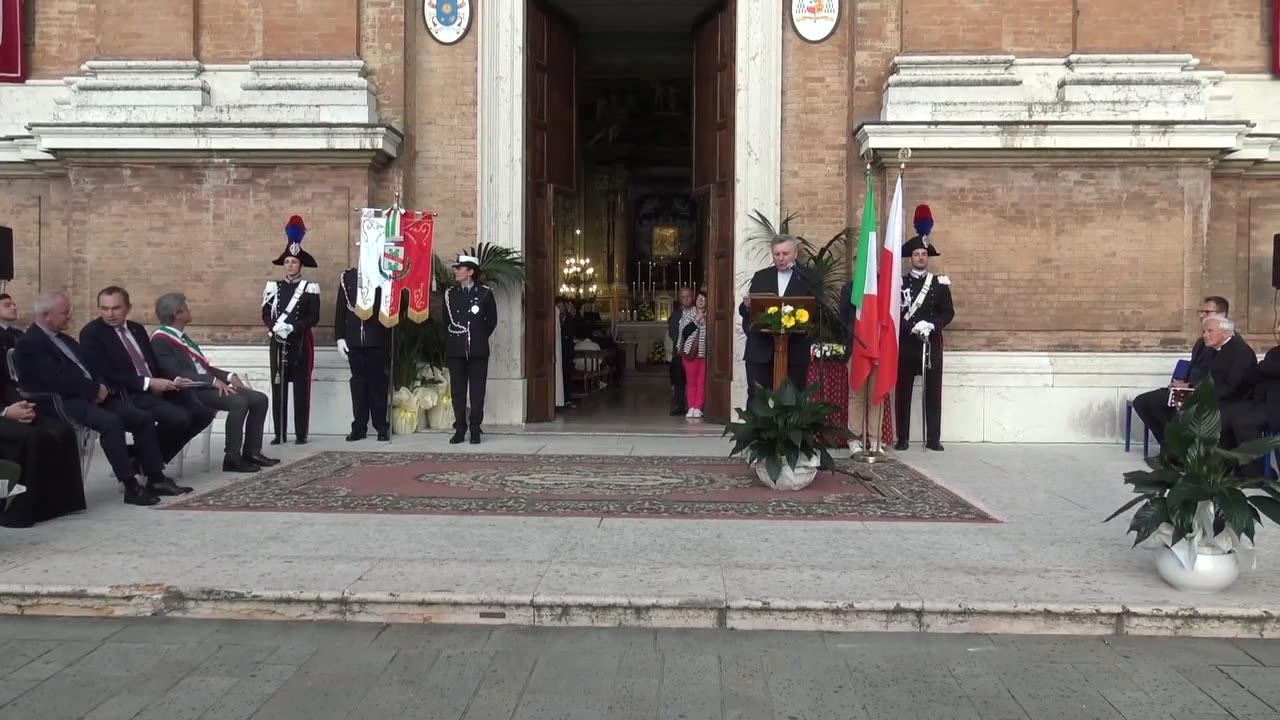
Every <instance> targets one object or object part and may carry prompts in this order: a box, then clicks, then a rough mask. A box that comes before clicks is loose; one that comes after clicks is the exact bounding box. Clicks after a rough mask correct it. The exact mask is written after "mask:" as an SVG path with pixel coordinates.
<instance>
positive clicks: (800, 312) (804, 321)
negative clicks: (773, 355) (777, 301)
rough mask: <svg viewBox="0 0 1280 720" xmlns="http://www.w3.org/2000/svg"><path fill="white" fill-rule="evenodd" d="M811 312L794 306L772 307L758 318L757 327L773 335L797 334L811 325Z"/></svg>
mask: <svg viewBox="0 0 1280 720" xmlns="http://www.w3.org/2000/svg"><path fill="white" fill-rule="evenodd" d="M809 319H810V318H809V311H808V310H805V309H804V308H798V307H795V306H794V305H787V304H782V305H770V306H769V309H768V310H766V311H765V312H762V313H760V314H759V315H757V316H756V322H755V324H756V327H757V328H759V329H761V330H765V331H767V332H773V333H787V332H796V331H798V330H804V329H806V326H807V325H808V324H809Z"/></svg>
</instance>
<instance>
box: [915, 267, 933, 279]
mask: <svg viewBox="0 0 1280 720" xmlns="http://www.w3.org/2000/svg"><path fill="white" fill-rule="evenodd" d="M928 274H929V271H928V270H917V269H915V268H911V277H914V278H922V277H924V276H925V275H928Z"/></svg>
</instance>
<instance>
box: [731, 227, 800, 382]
mask: <svg viewBox="0 0 1280 720" xmlns="http://www.w3.org/2000/svg"><path fill="white" fill-rule="evenodd" d="M770 251H771V254H772V255H773V267H768V268H765V269H763V270H760V271H757V272H756V274H755V275H754V276H753V277H752V278H751V285H749V286H748V289H747V294H746V295H744V296H743V298H742V304H740V305H739V306H738V314H739V315H740V316H742V332H744V333H746V336H747V348H746V352H745V353H743V360H744V361H745V362H746V366H747V404H748V405H749V404H750V403H751V400H752V399H753V398H755V394H756V387H757V386H761V387H765V388H768V389H769V390H772V389H773V338H772V337H771V336H770V335H769V333H766V332H762V331H759V330H753V329H752V327H751V325H752V322H753V321H754V319H755V318H752V317H751V312H750V308H751V296H752V295H777V296H778V297H809V298H812V297H816V294H817V293H816V289H817V282H816V281H815V280H814V279H813V278H812V277H810V276H809V273H808V271H807V270H805V269H804V268H803V267H801V266H800V265H799V264H797V263H796V257H797V255H798V252H799V243H798V242H796V239H795V238H794V237H792V236H790V235H779V236H777V237H776V238H774V240H773V244H772V246H771V248H770ZM809 344H810V338H809V335H808V334H807V333H802V332H799V333H793V334H791V336H790V337H789V338H787V377H788V378H790V379H791V383H792V384H793V385H795V386H796V388H797V389H801V388H804V387H805V386H806V385H807V384H808V382H807V381H808V376H809Z"/></svg>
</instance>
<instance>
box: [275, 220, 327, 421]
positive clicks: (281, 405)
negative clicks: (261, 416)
mask: <svg viewBox="0 0 1280 720" xmlns="http://www.w3.org/2000/svg"><path fill="white" fill-rule="evenodd" d="M284 234H285V237H286V238H287V239H288V244H287V245H286V246H285V249H284V252H282V253H280V257H277V258H276V259H275V260H272V261H271V264H272V265H278V266H281V267H283V268H284V279H283V280H268V281H267V286H266V288H264V289H263V291H262V324H263V325H265V326H266V328H267V335H268V337H270V339H271V342H270V348H271V410H272V412H271V414H272V416H273V420H274V424H275V428H276V436H275V439H274V440H272V441H271V444H272V445H279V444H280V443H283V442H284V441H285V440H286V439H287V438H288V436H289V421H288V405H289V385H290V384H291V385H292V386H293V417H294V425H295V429H294V433H295V435H296V436H297V443H298V444H299V445H305V444H306V442H307V430H308V428H309V427H310V420H311V371H312V369H314V368H315V348H316V344H315V337H314V335H313V334H312V328H314V327H315V326H316V325H317V324H319V323H320V285H319V284H317V283H314V282H310V281H308V280H303V279H302V268H304V267H307V268H315V267H319V266H318V265H317V264H316V259H315V258H313V257H311V253H309V252H307V251H306V250H303V249H302V237H303V236H304V235H306V234H307V226H306V225H305V224H303V222H302V218H301V217H299V216H297V215H294V216H293V217H290V218H289V222H288V223H287V224H286V225H285V228H284Z"/></svg>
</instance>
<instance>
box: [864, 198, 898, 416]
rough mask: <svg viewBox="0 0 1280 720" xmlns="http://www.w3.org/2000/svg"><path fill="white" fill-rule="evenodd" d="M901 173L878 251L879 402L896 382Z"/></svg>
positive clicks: (877, 378) (877, 382)
mask: <svg viewBox="0 0 1280 720" xmlns="http://www.w3.org/2000/svg"><path fill="white" fill-rule="evenodd" d="M902 203H903V199H902V175H898V184H897V185H896V186H894V188H893V201H892V202H890V203H889V222H888V224H887V225H885V229H884V249H883V250H882V251H881V253H880V286H879V288H878V291H879V295H880V357H879V358H877V368H878V369H879V371H878V372H877V373H876V390H875V394H874V395H872V396H871V397H872V402H873V403H882V402H884V401H885V400H886V399H887V398H888V397H889V393H890V392H892V391H893V388H894V387H895V386H896V385H897V384H898V328H899V326H900V325H901V324H902V236H903V224H904V223H905V222H906V217H905V216H904V211H903V204H902ZM886 407H887V405H886Z"/></svg>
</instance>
